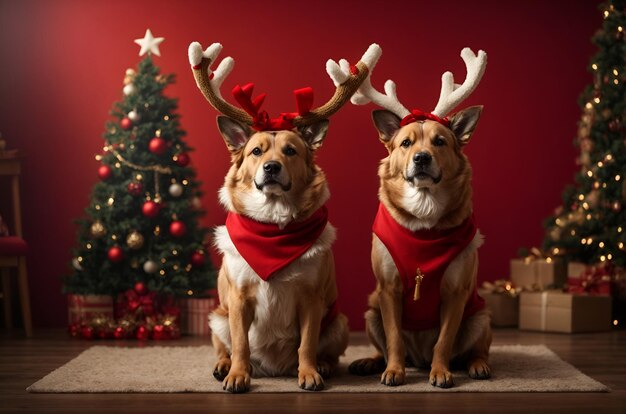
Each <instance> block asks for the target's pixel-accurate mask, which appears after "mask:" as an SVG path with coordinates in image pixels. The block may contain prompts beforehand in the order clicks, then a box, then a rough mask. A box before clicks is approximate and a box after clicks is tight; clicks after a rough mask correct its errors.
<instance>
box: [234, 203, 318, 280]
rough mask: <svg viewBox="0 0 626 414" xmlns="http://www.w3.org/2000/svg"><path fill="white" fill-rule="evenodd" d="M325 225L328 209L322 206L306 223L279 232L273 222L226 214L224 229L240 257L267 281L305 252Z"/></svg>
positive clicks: (291, 224) (289, 225)
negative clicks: (262, 221)
mask: <svg viewBox="0 0 626 414" xmlns="http://www.w3.org/2000/svg"><path fill="white" fill-rule="evenodd" d="M327 223H328V209H327V208H326V206H322V207H321V208H319V209H318V210H317V211H316V212H315V213H313V214H312V215H311V216H310V217H309V218H307V219H306V220H303V221H297V222H291V223H289V224H287V226H285V228H283V229H281V228H279V227H278V225H277V224H274V223H261V222H260V221H256V220H252V219H251V218H248V217H246V216H243V215H240V214H235V213H228V216H227V217H226V230H228V235H229V236H230V239H231V240H232V241H233V244H234V245H235V248H236V249H237V251H238V252H239V254H240V255H241V257H243V258H244V260H245V261H246V262H247V263H248V265H250V267H251V268H252V270H254V271H255V272H256V273H257V274H258V275H259V277H260V278H261V279H263V280H265V281H267V280H268V279H269V278H270V277H271V276H272V275H273V274H274V273H276V272H278V271H279V270H282V269H284V268H285V267H287V266H288V265H289V264H290V263H292V262H293V261H294V260H296V259H297V258H299V257H300V256H302V255H303V254H304V253H305V252H306V251H307V250H309V248H311V246H313V244H315V242H316V241H317V239H319V237H320V236H321V235H322V232H323V231H324V229H325V228H326V224H327Z"/></svg>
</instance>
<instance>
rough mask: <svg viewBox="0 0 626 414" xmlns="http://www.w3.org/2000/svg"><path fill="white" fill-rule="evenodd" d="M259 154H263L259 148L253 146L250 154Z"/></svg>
mask: <svg viewBox="0 0 626 414" xmlns="http://www.w3.org/2000/svg"><path fill="white" fill-rule="evenodd" d="M261 154H263V151H261V148H259V147H254V149H253V150H252V155H256V156H257V157H258V156H259V155H261Z"/></svg>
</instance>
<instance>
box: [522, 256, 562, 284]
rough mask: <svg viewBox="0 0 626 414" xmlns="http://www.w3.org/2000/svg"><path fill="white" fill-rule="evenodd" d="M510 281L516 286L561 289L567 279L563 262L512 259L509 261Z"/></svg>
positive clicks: (558, 259) (557, 259)
mask: <svg viewBox="0 0 626 414" xmlns="http://www.w3.org/2000/svg"><path fill="white" fill-rule="evenodd" d="M510 276H511V280H512V281H513V282H514V283H515V284H516V285H517V286H524V287H530V286H538V287H539V288H541V289H545V288H547V287H561V286H563V284H564V283H565V281H566V279H567V269H566V268H565V262H563V260H562V259H560V258H554V259H541V258H533V259H513V260H511V275H510Z"/></svg>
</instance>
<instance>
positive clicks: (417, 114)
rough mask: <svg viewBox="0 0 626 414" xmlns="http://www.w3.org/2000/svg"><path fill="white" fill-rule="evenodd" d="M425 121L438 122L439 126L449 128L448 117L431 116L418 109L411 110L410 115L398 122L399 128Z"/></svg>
mask: <svg viewBox="0 0 626 414" xmlns="http://www.w3.org/2000/svg"><path fill="white" fill-rule="evenodd" d="M426 119H430V120H431V121H435V122H439V123H440V124H441V125H443V126H445V127H446V128H450V120H449V119H448V117H445V118H439V117H438V116H437V115H435V114H432V113H430V112H424V111H421V110H419V109H413V110H412V111H411V113H410V114H408V115H407V116H405V117H404V118H402V121H400V126H405V125H408V124H411V123H413V122H417V121H424V120H426Z"/></svg>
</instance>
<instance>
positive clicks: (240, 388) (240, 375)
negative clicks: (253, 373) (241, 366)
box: [222, 370, 250, 394]
mask: <svg viewBox="0 0 626 414" xmlns="http://www.w3.org/2000/svg"><path fill="white" fill-rule="evenodd" d="M222 385H223V386H224V387H223V388H224V390H225V391H228V392H232V393H234V394H239V393H242V392H246V391H248V390H249V389H250V374H248V373H247V372H244V371H240V372H237V371H235V372H233V371H232V370H231V371H230V372H229V373H228V375H227V376H226V378H224V382H223V383H222Z"/></svg>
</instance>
